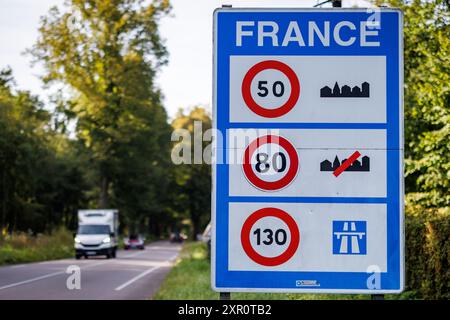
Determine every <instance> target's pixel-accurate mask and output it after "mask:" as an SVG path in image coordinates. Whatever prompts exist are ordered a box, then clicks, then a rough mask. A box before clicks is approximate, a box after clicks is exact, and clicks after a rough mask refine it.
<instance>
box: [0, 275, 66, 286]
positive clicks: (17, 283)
mask: <svg viewBox="0 0 450 320" xmlns="http://www.w3.org/2000/svg"><path fill="white" fill-rule="evenodd" d="M65 272H66V271H58V272H53V273H50V274H46V275H44V276H40V277H37V278H32V279H28V280H24V281H20V282H16V283H11V284H8V285H6V286H3V287H0V290H4V289H8V288H12V287H17V286H20V285H22V284H27V283H30V282H35V281H39V280H42V279H46V278H50V277H54V276H57V275H60V274H63V273H65Z"/></svg>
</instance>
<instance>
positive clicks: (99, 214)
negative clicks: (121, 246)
mask: <svg viewBox="0 0 450 320" xmlns="http://www.w3.org/2000/svg"><path fill="white" fill-rule="evenodd" d="M118 230H119V211H118V210H115V209H104V210H79V211H78V231H77V233H76V235H75V258H77V259H80V258H81V257H85V258H88V257H89V256H100V255H103V256H106V258H108V259H109V258H115V257H116V251H117V246H118Z"/></svg>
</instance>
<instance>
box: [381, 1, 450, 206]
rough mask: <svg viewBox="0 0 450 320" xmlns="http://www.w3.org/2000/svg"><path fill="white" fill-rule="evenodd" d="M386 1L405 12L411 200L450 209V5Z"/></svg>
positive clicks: (406, 161)
mask: <svg viewBox="0 0 450 320" xmlns="http://www.w3.org/2000/svg"><path fill="white" fill-rule="evenodd" d="M377 2H384V1H377ZM387 2H388V3H389V4H390V5H392V6H393V7H399V8H401V9H402V10H403V12H404V47H405V52H404V68H405V77H404V78H405V97H404V99H405V164H406V192H407V193H408V196H407V200H408V201H409V202H410V203H415V204H421V205H423V206H426V207H443V206H448V205H450V192H449V186H450V185H449V183H450V182H449V181H450V153H449V149H450V139H449V137H450V115H449V106H450V86H449V83H450V55H449V52H450V26H449V23H450V11H449V9H450V7H449V6H450V5H449V2H448V1H445V0H433V1H424V0H389V1H387Z"/></svg>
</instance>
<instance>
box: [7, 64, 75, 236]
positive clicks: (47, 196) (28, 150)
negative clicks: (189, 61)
mask: <svg viewBox="0 0 450 320" xmlns="http://www.w3.org/2000/svg"><path fill="white" fill-rule="evenodd" d="M12 83H13V80H12V73H11V70H10V69H5V70H3V71H2V72H1V74H0V227H6V226H8V227H9V230H27V229H28V228H32V229H33V231H35V232H42V231H51V229H52V228H53V227H54V226H58V225H60V224H62V223H66V225H70V223H71V219H70V218H71V216H72V212H73V209H74V208H76V207H78V206H79V205H80V204H81V203H82V202H83V194H82V189H83V188H84V181H83V177H82V175H81V173H80V167H81V166H80V163H79V160H78V159H76V158H75V157H74V155H73V152H72V151H71V147H73V142H72V141H69V140H68V139H67V138H66V137H64V136H61V135H60V134H58V133H57V132H56V131H54V130H53V129H52V128H51V127H50V126H49V122H50V119H51V115H50V114H49V112H47V111H46V110H45V109H44V108H43V105H42V103H41V102H39V100H38V99H37V98H36V97H34V96H31V95H30V94H29V93H28V92H25V91H15V90H14V88H13V86H12Z"/></svg>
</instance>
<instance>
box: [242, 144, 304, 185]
mask: <svg viewBox="0 0 450 320" xmlns="http://www.w3.org/2000/svg"><path fill="white" fill-rule="evenodd" d="M298 166H299V159H298V154H297V150H295V147H294V146H293V145H292V144H291V143H290V142H289V141H288V140H287V139H285V138H283V137H280V136H275V135H267V136H263V137H260V138H257V139H255V140H253V142H251V143H250V144H249V145H248V147H247V149H246V150H245V153H244V161H243V165H242V167H243V170H244V173H245V177H246V178H247V180H248V181H249V182H250V183H251V184H252V185H254V186H255V187H256V188H258V189H261V190H264V191H275V190H280V189H282V188H284V187H286V186H287V185H289V184H290V183H291V182H292V181H293V180H294V178H295V176H296V175H297V172H298Z"/></svg>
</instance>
